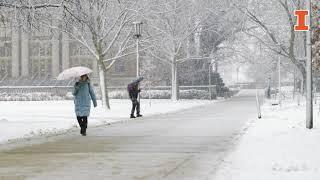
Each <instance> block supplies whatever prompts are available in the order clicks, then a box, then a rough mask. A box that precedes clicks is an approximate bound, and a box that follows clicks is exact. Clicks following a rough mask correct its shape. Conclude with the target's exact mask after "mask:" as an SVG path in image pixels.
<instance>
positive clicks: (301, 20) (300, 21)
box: [294, 10, 310, 31]
mask: <svg viewBox="0 0 320 180" xmlns="http://www.w3.org/2000/svg"><path fill="white" fill-rule="evenodd" d="M294 15H295V16H297V25H296V26H294V30H295V31H309V28H310V27H309V25H306V20H307V16H309V11H308V10H296V11H295V12H294Z"/></svg>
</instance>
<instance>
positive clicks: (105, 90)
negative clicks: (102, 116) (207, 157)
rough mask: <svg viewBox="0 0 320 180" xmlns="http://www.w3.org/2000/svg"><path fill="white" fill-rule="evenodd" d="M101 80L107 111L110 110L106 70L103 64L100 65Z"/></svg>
mask: <svg viewBox="0 0 320 180" xmlns="http://www.w3.org/2000/svg"><path fill="white" fill-rule="evenodd" d="M99 79H100V90H101V99H102V106H104V107H107V109H110V103H109V96H108V88H107V78H106V70H105V68H104V67H103V65H101V64H99Z"/></svg>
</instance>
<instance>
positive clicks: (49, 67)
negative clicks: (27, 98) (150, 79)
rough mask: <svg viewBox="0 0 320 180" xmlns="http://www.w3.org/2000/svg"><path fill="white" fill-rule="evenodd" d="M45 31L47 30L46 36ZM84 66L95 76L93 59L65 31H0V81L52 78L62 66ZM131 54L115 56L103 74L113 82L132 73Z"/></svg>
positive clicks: (96, 70)
mask: <svg viewBox="0 0 320 180" xmlns="http://www.w3.org/2000/svg"><path fill="white" fill-rule="evenodd" d="M48 34H50V35H49V36H48ZM74 66H85V67H88V68H90V69H92V70H93V74H92V75H91V78H92V79H94V80H96V82H98V81H97V79H98V66H97V62H96V60H95V59H94V58H93V56H91V55H90V53H89V52H88V51H87V50H86V49H85V48H84V47H82V46H81V45H80V43H78V42H77V41H75V40H73V39H71V38H69V36H68V35H67V34H65V33H57V34H56V35H54V34H53V33H51V32H50V31H49V30H47V31H42V32H36V33H32V34H31V33H26V32H24V31H22V30H12V31H11V30H6V31H1V32H0V81H2V80H4V79H18V78H26V79H28V78H29V79H54V78H55V77H57V76H58V74H59V73H60V72H62V71H63V70H64V69H67V68H70V67H74ZM135 66H136V63H135V58H134V55H133V56H128V57H125V58H123V59H120V60H118V61H117V62H116V63H115V64H114V66H113V68H112V69H111V70H110V71H109V74H107V78H108V79H109V80H110V82H112V83H113V84H114V85H118V84H121V82H123V83H127V81H129V80H131V79H132V78H134V77H135V74H136V72H135V71H136V67H135Z"/></svg>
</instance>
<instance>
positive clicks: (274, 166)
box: [215, 100, 320, 180]
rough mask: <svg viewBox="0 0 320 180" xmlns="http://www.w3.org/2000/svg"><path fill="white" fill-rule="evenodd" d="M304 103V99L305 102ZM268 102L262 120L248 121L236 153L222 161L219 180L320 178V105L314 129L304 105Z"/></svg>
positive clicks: (217, 177)
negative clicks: (308, 126)
mask: <svg viewBox="0 0 320 180" xmlns="http://www.w3.org/2000/svg"><path fill="white" fill-rule="evenodd" d="M302 102H303V101H302ZM270 104H271V103H270V101H266V102H265V105H264V106H263V108H262V119H259V120H258V119H257V120H253V121H251V122H250V123H248V129H247V128H245V129H247V130H246V131H245V134H244V135H243V137H241V140H240V142H239V144H237V146H236V148H235V150H234V152H231V153H230V154H229V156H227V158H226V159H225V160H224V161H223V162H222V165H221V168H220V169H219V170H218V172H217V174H216V178H215V179H217V180H302V179H304V180H317V179H320V155H319V153H320V123H319V114H318V112H319V110H318V109H319V104H317V105H315V108H314V120H315V128H314V129H313V130H307V129H306V128H305V106H304V105H303V104H302V105H301V106H298V105H297V104H298V103H297V102H296V101H293V100H286V101H284V102H283V103H282V106H281V107H279V106H271V105H270Z"/></svg>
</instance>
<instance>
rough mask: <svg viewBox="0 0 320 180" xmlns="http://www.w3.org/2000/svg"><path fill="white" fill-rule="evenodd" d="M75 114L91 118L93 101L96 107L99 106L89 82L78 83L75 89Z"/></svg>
mask: <svg viewBox="0 0 320 180" xmlns="http://www.w3.org/2000/svg"><path fill="white" fill-rule="evenodd" d="M72 94H73V96H74V105H75V112H76V115H77V116H89V115H90V109H91V100H92V102H93V105H94V107H96V106H97V99H96V95H95V93H94V91H93V87H92V86H91V85H90V83H89V81H79V82H76V84H75V85H74V89H73V93H72Z"/></svg>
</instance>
